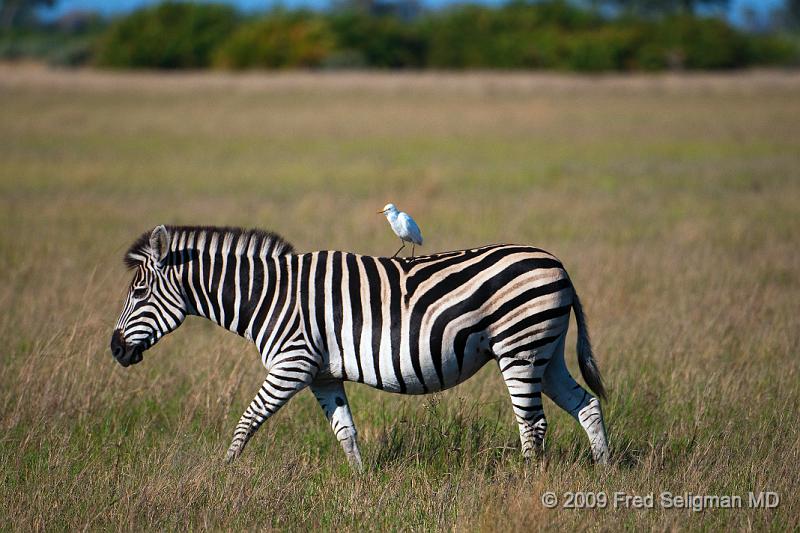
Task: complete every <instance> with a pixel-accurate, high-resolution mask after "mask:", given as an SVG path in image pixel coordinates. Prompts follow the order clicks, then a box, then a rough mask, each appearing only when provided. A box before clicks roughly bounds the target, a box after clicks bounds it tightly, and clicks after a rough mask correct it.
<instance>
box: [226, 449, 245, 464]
mask: <svg viewBox="0 0 800 533" xmlns="http://www.w3.org/2000/svg"><path fill="white" fill-rule="evenodd" d="M240 453H241V449H239V448H234V447H233V446H231V447H230V448H228V453H226V454H225V462H226V463H228V464H231V462H233V460H234V459H236V458H237V457H239V454H240Z"/></svg>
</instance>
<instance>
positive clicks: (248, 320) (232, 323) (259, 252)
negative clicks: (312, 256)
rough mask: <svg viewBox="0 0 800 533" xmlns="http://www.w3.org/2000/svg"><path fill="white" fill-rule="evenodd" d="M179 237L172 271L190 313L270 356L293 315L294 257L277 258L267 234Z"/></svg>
mask: <svg viewBox="0 0 800 533" xmlns="http://www.w3.org/2000/svg"><path fill="white" fill-rule="evenodd" d="M177 237H178V238H176V239H174V241H173V242H174V245H173V252H174V255H173V258H174V264H173V268H174V269H175V272H176V276H175V279H176V280H178V282H179V283H180V284H181V289H182V292H183V294H184V297H185V298H186V303H187V307H188V308H189V312H190V313H191V314H194V315H197V316H201V317H205V318H207V319H209V320H211V321H212V322H215V323H216V324H219V325H220V326H222V327H224V328H225V329H228V330H230V331H233V332H234V333H237V334H238V335H241V336H242V337H245V338H247V339H250V340H252V341H254V342H255V343H256V345H257V346H258V348H259V350H260V351H261V353H262V354H266V353H269V352H271V351H272V350H271V349H270V346H272V345H274V344H276V342H278V341H281V340H283V339H281V338H280V332H279V331H277V329H279V326H280V325H281V324H284V322H285V321H284V320H282V319H284V318H286V317H292V316H293V315H294V309H293V302H294V295H291V296H290V286H291V285H292V279H293V276H292V265H293V263H294V262H295V260H294V257H295V256H293V255H290V254H282V253H278V251H282V249H281V248H279V247H277V246H276V245H275V243H274V242H273V241H272V240H271V238H270V235H266V234H263V233H256V232H242V231H232V230H214V229H201V230H186V231H182V232H179V233H178V235H177ZM290 300H291V301H290Z"/></svg>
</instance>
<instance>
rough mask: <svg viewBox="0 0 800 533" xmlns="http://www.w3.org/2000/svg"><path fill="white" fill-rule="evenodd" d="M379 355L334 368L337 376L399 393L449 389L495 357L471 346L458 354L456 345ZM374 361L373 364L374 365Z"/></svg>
mask: <svg viewBox="0 0 800 533" xmlns="http://www.w3.org/2000/svg"><path fill="white" fill-rule="evenodd" d="M386 355H387V357H379V358H378V361H377V362H376V361H374V360H372V361H370V358H369V357H368V358H366V359H363V358H362V365H361V368H358V369H357V368H348V365H345V368H344V371H342V369H341V367H340V368H337V369H331V374H332V375H333V377H336V378H338V379H344V380H347V381H355V382H359V383H364V384H365V385H369V386H371V387H375V388H377V389H380V390H384V391H387V392H394V393H398V394H428V393H432V392H439V391H442V390H446V389H449V388H452V387H455V386H456V385H458V384H460V383H463V382H464V381H466V380H467V379H469V378H470V377H472V376H473V375H474V374H475V373H476V372H477V371H478V370H480V369H481V368H482V367H483V365H485V364H486V363H487V362H488V361H490V360H492V358H493V357H492V355H491V353H489V352H488V351H482V350H475V349H472V347H469V348H468V349H467V350H465V352H464V353H462V354H460V355H457V354H456V352H455V351H454V350H453V349H450V350H443V353H442V354H441V356H440V357H439V355H438V354H431V353H429V352H427V351H422V350H421V351H420V352H419V353H417V354H415V355H416V357H414V358H412V357H411V354H410V353H409V352H408V351H405V350H404V353H402V354H393V355H392V356H391V357H389V356H388V354H386ZM370 362H372V363H373V364H371V365H370Z"/></svg>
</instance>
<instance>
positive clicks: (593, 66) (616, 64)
mask: <svg viewBox="0 0 800 533" xmlns="http://www.w3.org/2000/svg"><path fill="white" fill-rule="evenodd" d="M641 39H642V36H641V35H640V33H639V32H638V30H637V29H636V28H628V27H615V26H607V27H605V28H600V29H597V30H593V31H587V32H581V33H577V34H574V35H572V36H570V39H569V52H568V56H567V64H566V66H567V68H569V69H570V70H576V71H582V72H601V71H605V70H628V69H630V68H631V66H632V63H633V61H634V57H635V54H636V50H637V48H638V46H639V44H640V41H641Z"/></svg>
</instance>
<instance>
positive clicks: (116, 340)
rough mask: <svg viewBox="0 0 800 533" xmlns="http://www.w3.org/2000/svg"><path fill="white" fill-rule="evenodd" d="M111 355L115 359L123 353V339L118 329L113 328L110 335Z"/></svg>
mask: <svg viewBox="0 0 800 533" xmlns="http://www.w3.org/2000/svg"><path fill="white" fill-rule="evenodd" d="M111 355H113V356H114V357H115V358H117V359H119V358H120V357H122V356H123V355H125V341H124V340H123V338H122V333H120V331H119V330H118V329H116V330H114V334H113V335H111Z"/></svg>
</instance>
